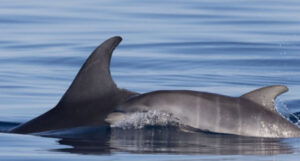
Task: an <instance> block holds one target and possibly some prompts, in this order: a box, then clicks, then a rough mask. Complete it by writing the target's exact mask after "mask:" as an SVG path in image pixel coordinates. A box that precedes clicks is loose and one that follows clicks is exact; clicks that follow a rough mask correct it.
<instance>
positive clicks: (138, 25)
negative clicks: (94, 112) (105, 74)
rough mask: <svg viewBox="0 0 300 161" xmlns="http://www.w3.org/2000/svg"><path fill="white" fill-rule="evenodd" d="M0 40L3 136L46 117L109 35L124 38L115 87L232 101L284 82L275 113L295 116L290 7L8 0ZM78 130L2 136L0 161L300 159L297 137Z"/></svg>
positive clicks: (289, 3) (294, 16)
mask: <svg viewBox="0 0 300 161" xmlns="http://www.w3.org/2000/svg"><path fill="white" fill-rule="evenodd" d="M0 35H1V37H0V121H3V122H2V123H0V125H1V129H5V128H9V127H12V126H15V124H10V123H20V122H25V121H27V120H30V119H32V118H33V117H35V116H37V115H39V114H41V113H43V112H45V111H47V110H49V109H51V108H52V107H53V106H54V105H55V104H56V103H57V102H58V100H59V99H60V97H61V96H62V95H63V93H64V91H65V90H66V89H67V88H68V86H69V85H70V83H71V81H72V80H73V78H74V76H75V75H76V73H77V71H78V70H79V68H80V66H81V65H82V63H83V62H84V60H85V59H86V58H87V56H88V55H89V54H90V53H91V52H92V50H93V49H94V48H95V47H96V46H97V45H98V44H100V43H101V42H102V41H104V40H105V39H107V38H109V37H111V36H115V35H120V36H122V37H123V42H122V43H121V45H120V46H119V47H118V48H117V49H116V50H115V52H114V55H113V59H112V64H111V65H112V66H111V72H112V75H113V78H114V80H115V81H116V82H117V84H118V86H119V87H124V88H128V89H130V90H133V91H138V92H148V91H152V90H158V89H191V90H201V91H208V92H216V93H220V94H226V95H230V96H239V95H241V94H243V93H245V92H248V91H250V90H253V89H256V88H259V87H262V86H266V85H273V84H283V85H287V86H288V87H289V88H290V91H289V92H288V93H286V94H284V95H282V96H281V97H280V98H279V100H278V101H277V102H278V108H279V111H281V112H282V113H292V112H297V111H300V107H299V105H300V99H299V98H300V92H299V91H300V83H299V82H300V70H299V69H300V2H299V1H297V0H286V1H279V0H270V1H264V2H262V1H256V0H254V1H246V0H229V1H228V0H226V1H225V0H220V1H217V0H209V1H208V0H203V1H193V0H192V1H184V0H178V1H170V0H166V1H131V0H125V1H122V2H120V1H111V0H109V1H108V0H107V1H96V0H92V1H83V0H79V1H66V0H62V1H59V2H50V1H49V2H45V1H43V2H40V1H34V0H27V1H26V2H25V1H24V2H20V1H14V0H10V1H6V0H5V1H2V2H1V6H0ZM7 122H10V123H7ZM79 131H81V132H82V130H79ZM83 131H84V132H85V133H84V134H78V135H76V137H74V136H72V135H71V136H70V135H67V136H68V137H67V138H48V137H40V136H30V135H16V134H8V133H0V160H195V159H203V160H298V157H299V154H300V152H299V151H300V146H299V145H300V144H299V143H300V139H297V138H293V139H263V138H247V137H237V136H228V135H212V134H205V133H204V134H202V133H201V134H190V133H182V132H180V131H177V130H176V129H173V128H171V127H170V128H169V127H148V128H145V129H140V130H127V131H122V130H121V129H113V130H112V131H106V130H103V129H102V128H87V129H84V130H83ZM78 136H80V137H79V138H78ZM81 136H85V137H84V139H83V138H81ZM86 136H88V137H86Z"/></svg>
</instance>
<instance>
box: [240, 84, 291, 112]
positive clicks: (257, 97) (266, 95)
mask: <svg viewBox="0 0 300 161" xmlns="http://www.w3.org/2000/svg"><path fill="white" fill-rule="evenodd" d="M288 90H289V89H288V87H286V86H284V85H273V86H266V87H262V88H259V89H256V90H254V91H251V92H248V93H246V94H244V95H242V96H241V98H245V99H248V100H250V101H253V102H255V103H257V104H259V105H262V106H263V107H265V108H266V109H267V110H269V111H272V112H276V109H275V103H274V101H275V99H276V97H277V96H279V95H281V94H283V93H285V92H287V91H288Z"/></svg>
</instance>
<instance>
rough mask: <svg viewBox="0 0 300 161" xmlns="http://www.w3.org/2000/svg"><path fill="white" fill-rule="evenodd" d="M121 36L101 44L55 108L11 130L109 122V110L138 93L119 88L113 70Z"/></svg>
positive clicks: (69, 126) (51, 128) (32, 129)
mask: <svg viewBox="0 0 300 161" xmlns="http://www.w3.org/2000/svg"><path fill="white" fill-rule="evenodd" d="M121 40H122V38H121V37H118V36H116V37H112V38H110V39H108V40H106V41H105V42H103V43H102V44H101V45H100V46H98V47H97V48H96V49H95V50H94V52H93V53H92V54H91V55H90V56H89V58H88V59H87V60H86V62H85V63H84V64H83V66H82V67H81V69H80V71H79V72H78V74H77V76H76V77H75V79H74V81H73V83H72V84H71V86H70V87H69V89H68V90H67V91H66V93H65V94H64V95H63V97H62V98H61V100H60V101H59V102H58V104H57V105H56V106H55V107H54V108H53V109H51V110H50V111H48V112H46V113H44V114H42V115H41V116H39V117H37V118H35V119H33V120H30V121H28V122H26V123H24V124H21V125H20V126H17V127H16V128H14V129H12V130H11V131H10V132H13V133H36V132H41V131H48V130H56V129H65V128H73V127H79V126H91V125H106V124H107V123H106V122H105V121H104V119H105V117H106V116H107V114H109V113H110V112H112V111H113V109H114V107H115V106H116V105H118V104H120V103H121V102H123V101H125V100H126V99H127V98H128V97H130V96H132V95H135V94H136V93H135V92H131V91H128V90H125V89H119V88H118V87H117V86H116V84H115V83H114V81H113V79H112V77H111V74H110V69H109V67H110V60H111V56H112V52H113V50H114V49H115V48H116V46H117V45H118V44H119V43H120V42H121Z"/></svg>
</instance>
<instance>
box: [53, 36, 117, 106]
mask: <svg viewBox="0 0 300 161" xmlns="http://www.w3.org/2000/svg"><path fill="white" fill-rule="evenodd" d="M121 41H122V38H121V37H119V36H115V37H112V38H110V39H108V40H106V41H104V42H103V43H102V44H101V45H99V46H98V47H97V48H96V49H95V50H94V51H93V53H92V54H91V55H90V56H89V57H88V59H87V60H86V62H85V63H84V64H83V66H82V67H81V69H80V71H79V72H78V74H77V75H76V77H75V79H74V80H73V82H72V84H71V85H70V87H69V89H68V90H67V91H66V93H65V94H64V96H63V97H62V98H61V100H60V101H59V103H58V105H57V106H58V107H65V105H69V104H76V103H78V101H85V100H93V99H95V97H101V96H104V95H107V94H112V93H114V92H115V91H116V90H117V86H116V84H115V83H114V81H113V79H112V77H111V74H110V69H109V67H110V60H111V56H112V52H113V50H114V49H115V48H116V47H117V46H118V44H119V43H120V42H121Z"/></svg>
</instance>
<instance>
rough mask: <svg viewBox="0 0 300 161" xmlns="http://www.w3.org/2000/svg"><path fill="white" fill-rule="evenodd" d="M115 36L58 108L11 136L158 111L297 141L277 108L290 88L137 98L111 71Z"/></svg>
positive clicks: (206, 126)
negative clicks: (225, 93) (291, 138)
mask: <svg viewBox="0 0 300 161" xmlns="http://www.w3.org/2000/svg"><path fill="white" fill-rule="evenodd" d="M121 40H122V38H121V37H119V36H116V37H112V38H110V39H108V40H106V41H105V42H103V43H102V44H101V45H100V46H98V47H97V48H96V49H95V50H94V52H93V53H92V54H91V55H90V56H89V57H88V59H87V60H86V62H85V63H84V64H83V66H82V67H81V69H80V71H79V72H78V74H77V76H76V77H75V79H74V80H73V82H72V84H71V85H70V87H69V88H68V90H67V91H66V92H65V94H64V95H63V97H62V98H61V99H60V101H59V102H58V104H57V105H56V106H55V107H54V108H52V109H51V110H49V111H48V112H46V113H44V114H42V115H40V116H38V117H36V118H34V119H32V120H30V121H28V122H25V123H23V124H20V125H18V126H16V127H14V128H12V129H11V130H10V131H9V132H12V133H40V132H43V131H55V130H62V129H68V128H76V127H81V126H103V125H104V126H107V125H113V124H115V123H116V122H118V121H124V120H125V119H126V118H127V117H128V115H130V114H132V113H135V112H151V111H159V112H162V113H168V114H170V115H172V116H174V117H175V118H176V119H178V120H180V126H181V127H182V129H184V130H190V131H198V130H200V131H208V132H213V133H224V134H234V135H243V136H256V137H299V136H300V130H299V128H298V127H297V126H296V125H294V124H292V123H290V122H289V121H288V120H286V119H284V118H283V117H282V116H281V115H280V114H279V113H277V111H276V109H275V104H274V101H275V99H276V97H277V96H278V95H280V94H282V93H284V92H286V91H288V88H287V87H286V86H282V85H275V86H268V87H263V88H260V89H257V90H254V91H252V92H249V93H246V94H244V95H242V96H240V97H230V96H224V95H220V94H214V93H208V92H200V91H191V90H159V91H153V92H148V93H144V94H139V93H137V92H133V91H129V90H126V89H122V88H118V87H117V85H116V84H115V82H114V81H113V79H112V77H111V73H110V69H109V67H110V60H111V56H112V52H113V50H114V49H115V48H116V47H117V46H118V44H119V43H120V42H121Z"/></svg>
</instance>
